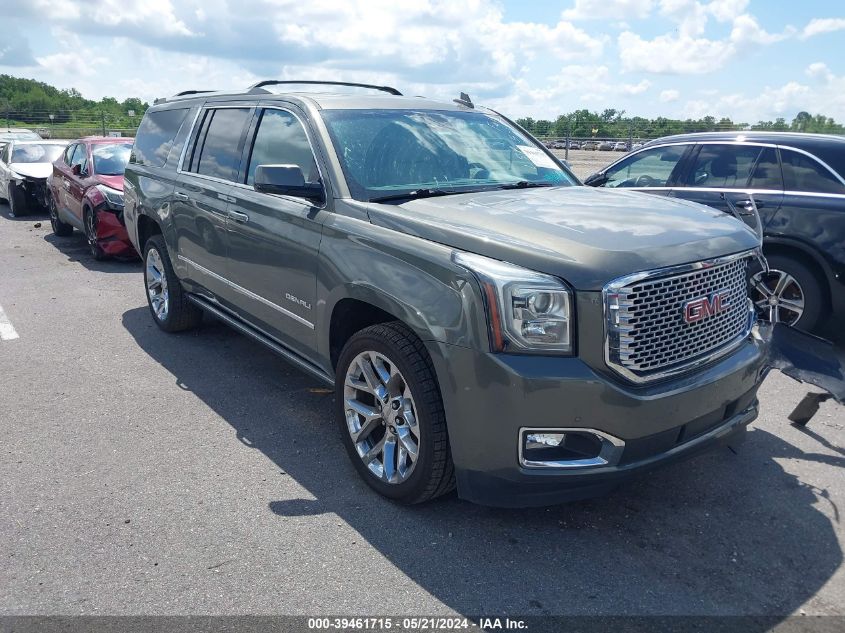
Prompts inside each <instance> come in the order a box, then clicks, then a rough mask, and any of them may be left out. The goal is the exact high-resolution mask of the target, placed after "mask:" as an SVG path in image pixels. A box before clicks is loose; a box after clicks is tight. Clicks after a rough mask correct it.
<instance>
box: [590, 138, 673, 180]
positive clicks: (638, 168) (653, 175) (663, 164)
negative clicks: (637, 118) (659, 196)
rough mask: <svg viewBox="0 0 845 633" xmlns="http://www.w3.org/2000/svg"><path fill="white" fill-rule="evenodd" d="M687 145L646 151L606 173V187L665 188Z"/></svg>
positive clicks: (623, 161)
mask: <svg viewBox="0 0 845 633" xmlns="http://www.w3.org/2000/svg"><path fill="white" fill-rule="evenodd" d="M686 149H687V146H686V145H670V146H668V147H655V148H654V149H646V150H643V151H641V152H639V153H637V154H634V155H633V156H631V157H630V158H626V159H624V160H622V162H620V163H618V164H617V165H616V166H614V167H611V168H610V169H608V170H607V171H606V172H605V175H606V176H607V182H606V183H605V185H604V186H605V187H663V186H665V185H666V183H667V182H668V180H669V176H671V175H672V171H673V170H674V169H675V166H676V165H677V164H678V161H679V160H681V156H683V155H684V152H685V151H686Z"/></svg>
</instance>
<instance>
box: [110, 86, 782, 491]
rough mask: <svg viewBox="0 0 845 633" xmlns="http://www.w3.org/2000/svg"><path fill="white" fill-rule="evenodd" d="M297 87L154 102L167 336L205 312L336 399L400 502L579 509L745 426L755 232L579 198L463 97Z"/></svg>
mask: <svg viewBox="0 0 845 633" xmlns="http://www.w3.org/2000/svg"><path fill="white" fill-rule="evenodd" d="M286 83H292V82H278V81H271V82H262V83H260V84H257V85H256V86H253V87H252V88H251V89H250V90H248V91H246V92H241V93H232V94H229V93H226V94H224V93H199V92H196V91H192V92H188V93H182V94H180V95H177V96H176V97H173V98H168V99H166V100H160V101H158V102H157V103H156V105H155V106H153V107H151V108H150V109H149V110H148V111H147V112H146V114H145V116H144V119H143V121H142V123H141V126H140V128H139V130H138V134H137V138H136V140H135V146H134V149H133V153H132V157H131V160H130V164H129V166H128V168H127V170H126V184H125V204H126V206H125V214H124V218H125V222H126V225H127V228H128V230H129V235H130V236H131V239H132V242H133V243H134V245H135V246H136V248H137V249H138V251H139V252H140V253H141V254H142V257H143V260H144V283H145V286H146V291H147V296H148V299H149V305H150V312H151V313H152V318H153V319H154V320H155V322H156V323H157V324H158V326H159V327H160V328H161V329H163V330H165V331H167V332H177V331H180V330H186V329H189V328H192V327H194V326H196V325H197V324H199V322H200V320H201V316H202V313H203V312H204V311H206V312H210V313H212V314H214V315H215V316H216V317H217V318H219V319H221V320H222V321H224V322H226V323H227V324H229V325H231V326H232V327H234V328H236V329H237V330H239V331H241V332H243V333H244V334H247V335H249V336H251V337H253V338H255V339H256V340H258V341H260V342H261V343H263V344H265V345H266V346H268V347H269V348H271V349H272V350H274V351H275V352H277V353H278V354H280V355H281V356H283V357H284V358H286V359H287V360H289V361H290V362H292V363H294V364H295V365H297V366H298V367H300V368H301V369H302V370H304V371H306V372H309V373H310V374H312V375H313V376H315V377H316V378H317V379H319V380H321V381H324V382H326V383H329V384H331V385H333V386H334V388H335V390H336V405H335V406H336V415H337V424H338V426H339V428H340V432H341V436H342V438H343V442H344V444H345V445H346V448H347V450H348V452H349V455H350V457H351V459H352V461H353V462H354V464H355V467H356V468H357V470H358V471H359V472H360V474H361V476H362V477H363V478H364V479H365V480H366V481H367V483H368V484H369V485H370V486H372V487H373V488H374V489H375V490H377V491H378V492H380V493H381V494H383V495H385V496H388V497H391V498H393V499H397V500H399V501H402V502H406V503H415V502H421V501H425V500H427V499H431V498H433V497H436V496H438V495H441V494H443V493H445V492H447V491H449V490H451V489H452V488H454V487H457V491H458V494H459V496H461V497H462V498H465V499H469V500H472V501H475V502H478V503H483V504H488V505H499V506H523V505H537V504H546V503H555V502H559V501H565V500H571V499H577V498H583V497H587V496H592V495H596V494H600V493H603V492H605V491H608V490H610V489H612V488H613V487H614V486H616V485H617V484H618V483H619V482H620V481H622V480H624V479H625V478H626V477H629V476H630V475H632V474H634V473H637V472H641V471H643V470H646V469H648V468H651V467H653V466H656V465H659V464H662V463H666V462H668V461H671V460H673V459H676V458H679V457H683V456H687V455H690V454H692V453H694V452H696V451H698V450H699V449H702V448H704V447H707V446H712V445H715V444H718V443H724V442H730V441H733V440H734V439H739V437H740V436H741V435H743V434H744V431H745V428H746V426H747V425H748V424H749V422H751V421H752V420H753V419H754V418H755V416H756V415H757V399H756V392H757V388H758V386H759V384H760V382H761V380H762V376H763V375H764V373H765V366H766V365H765V358H766V354H767V349H766V348H767V343H766V342H765V339H763V338H761V337H759V336H755V332H754V331H753V330H754V328H753V326H754V313H753V311H752V309H751V306H750V303H749V299H748V292H747V276H748V269H749V266H750V265H751V264H752V263H753V262H754V261H755V258H756V256H757V255H758V251H757V248H758V243H759V242H758V239H757V236H756V234H755V233H754V231H752V230H751V229H749V228H748V227H747V226H746V225H745V224H743V223H742V222H740V221H738V220H737V219H735V218H733V217H731V216H729V215H727V214H724V213H722V212H720V211H716V210H713V209H710V208H708V207H704V206H701V205H697V204H693V203H687V202H681V201H675V200H672V199H670V198H666V199H661V198H657V197H653V196H648V195H645V194H641V193H633V192H624V191H616V190H604V189H592V188H589V187H584V186H581V184H580V183H579V182H578V180H577V178H575V177H574V176H573V175H572V174H571V173H570V172H569V170H568V169H567V168H566V166H565V165H563V164H562V163H561V162H560V161H558V160H557V159H556V158H555V157H554V156H553V155H552V154H550V153H549V152H548V151H547V150H546V149H545V148H544V147H543V146H542V145H541V144H540V143H539V142H537V141H536V140H535V139H534V138H532V137H531V136H530V135H529V134H527V133H526V132H525V131H524V130H522V129H521V128H519V126H517V125H515V124H514V123H512V122H511V121H509V120H508V119H507V118H505V117H504V116H502V115H500V114H498V113H496V112H493V111H490V110H486V109H482V108H478V107H475V106H474V105H473V104H472V102H471V101H470V100H469V98H468V97H466V95H462V98H461V99H458V100H456V101H455V102H453V103H441V102H435V101H430V100H427V99H424V98H420V97H413V98H412V97H403V96H401V95H400V94H399V93H398V91H396V90H394V89H392V88H388V87H375V86H361V85H357V84H343V85H326V86H324V87H323V88H322V90H327V92H314V91H313V88H311V90H312V91H310V92H296V91H291V92H288V91H286V92H284V93H281V92H278V91H275V92H271V91H270V90H269V89H268V87H269V86H271V85H277V86H278V85H282V84H286ZM300 83H301V82H300ZM305 83H312V82H305ZM287 88H290V86H288V87H287ZM300 90H301V88H300Z"/></svg>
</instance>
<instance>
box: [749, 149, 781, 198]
mask: <svg viewBox="0 0 845 633" xmlns="http://www.w3.org/2000/svg"><path fill="white" fill-rule="evenodd" d="M748 186H749V187H750V188H752V189H777V190H778V191H780V190H782V189H783V178H782V177H781V173H780V165H779V164H778V156H777V152H776V151H775V150H774V148H773V147H767V148H765V149H764V150H763V152H762V153H761V154H760V158H758V159H757V165H756V166H755V167H754V173H753V174H751V180H750V182H749V183H748Z"/></svg>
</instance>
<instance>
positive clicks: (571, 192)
mask: <svg viewBox="0 0 845 633" xmlns="http://www.w3.org/2000/svg"><path fill="white" fill-rule="evenodd" d="M368 212H369V215H370V221H371V222H373V223H374V224H377V225H380V226H384V227H388V228H393V229H395V230H399V231H402V232H405V233H410V234H412V235H417V236H419V237H422V238H424V239H428V240H431V241H435V242H439V243H441V244H445V245H447V246H451V247H453V248H456V249H460V250H464V251H468V252H471V253H477V254H479V255H485V256H487V257H492V258H494V259H499V260H503V261H508V262H511V263H513V264H517V265H519V266H524V267H526V268H530V269H532V270H537V271H540V272H545V273H548V274H551V275H555V276H557V277H561V278H563V279H564V280H566V281H567V282H568V283H569V284H570V285H571V286H573V287H574V288H577V289H579V290H600V289H601V288H602V287H603V286H604V285H605V284H606V283H607V282H608V281H611V280H613V279H616V278H618V277H622V276H624V275H628V274H631V273H634V272H640V271H644V270H652V269H655V268H663V267H666V266H674V265H677V264H684V263H688V262H694V261H699V260H703V259H709V258H713V257H719V256H721V255H728V254H731V253H737V252H739V251H743V250H748V249H752V248H755V247H756V246H757V244H758V242H757V236H756V235H755V233H754V231H752V230H751V229H750V228H748V227H747V226H746V225H745V224H744V223H742V222H740V221H739V220H737V219H736V218H734V217H732V216H729V215H727V214H726V213H723V212H721V211H717V210H715V209H712V208H710V207H706V206H704V205H700V204H695V203H692V202H686V201H681V200H676V199H673V198H664V197H660V196H654V195H649V194H645V193H638V192H634V191H618V190H612V189H594V188H592V187H581V186H574V187H550V188H542V189H540V188H538V189H514V190H507V191H487V192H482V193H468V194H459V195H454V196H443V197H436V198H424V199H420V200H411V201H409V202H405V203H403V204H400V205H387V204H370V205H369V207H368Z"/></svg>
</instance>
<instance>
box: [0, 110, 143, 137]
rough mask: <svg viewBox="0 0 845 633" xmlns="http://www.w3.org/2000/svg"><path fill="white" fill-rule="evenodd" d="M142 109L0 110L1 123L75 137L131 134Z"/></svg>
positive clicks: (140, 116)
mask: <svg viewBox="0 0 845 633" xmlns="http://www.w3.org/2000/svg"><path fill="white" fill-rule="evenodd" d="M143 114H144V113H143V112H135V113H134V114H132V115H129V114H124V115H117V114H115V113H113V112H105V111H92V110H82V111H72V110H60V111H55V112H54V111H47V110H25V111H21V110H0V126H2V127H4V128H5V127H8V128H26V129H29V130H32V131H34V132H37V133H38V134H39V135H40V136H41V137H42V138H54V139H75V138H80V137H82V136H99V135H102V136H125V137H133V136H135V132H136V131H137V130H138V124H139V123H140V122H141V118H142V117H143Z"/></svg>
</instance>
